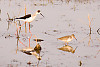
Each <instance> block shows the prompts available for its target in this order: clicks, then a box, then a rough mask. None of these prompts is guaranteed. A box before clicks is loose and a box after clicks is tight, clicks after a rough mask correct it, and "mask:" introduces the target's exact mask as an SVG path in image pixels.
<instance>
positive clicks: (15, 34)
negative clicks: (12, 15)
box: [15, 23, 25, 35]
mask: <svg viewBox="0 0 100 67" xmlns="http://www.w3.org/2000/svg"><path fill="white" fill-rule="evenodd" d="M24 24H25V23H23V24H22V25H21V26H19V27H18V28H17V32H18V30H19V28H21V27H22V26H23V25H24ZM17 32H16V33H17ZM16 33H15V35H16Z"/></svg>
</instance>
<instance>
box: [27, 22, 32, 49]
mask: <svg viewBox="0 0 100 67" xmlns="http://www.w3.org/2000/svg"><path fill="white" fill-rule="evenodd" d="M28 24H29V25H30V23H29V22H28ZM29 32H30V34H31V36H30V38H29V47H30V39H31V37H32V33H31V31H30V29H29Z"/></svg>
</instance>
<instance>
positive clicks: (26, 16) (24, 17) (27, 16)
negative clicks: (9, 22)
mask: <svg viewBox="0 0 100 67" xmlns="http://www.w3.org/2000/svg"><path fill="white" fill-rule="evenodd" d="M29 17H31V14H28V15H25V16H23V17H19V18H16V19H26V18H29Z"/></svg>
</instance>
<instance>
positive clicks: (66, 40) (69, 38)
mask: <svg viewBox="0 0 100 67" xmlns="http://www.w3.org/2000/svg"><path fill="white" fill-rule="evenodd" d="M73 38H75V35H74V34H72V35H68V36H64V37H61V38H57V39H59V40H62V41H64V42H65V45H66V43H67V45H68V42H70V41H71V40H73ZM75 39H76V38H75ZM76 40H77V39H76Z"/></svg>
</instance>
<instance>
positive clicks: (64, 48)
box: [58, 45, 77, 53]
mask: <svg viewBox="0 0 100 67" xmlns="http://www.w3.org/2000/svg"><path fill="white" fill-rule="evenodd" d="M58 49H59V50H62V51H66V52H71V53H75V50H76V49H77V47H76V48H75V50H74V49H73V47H71V46H69V45H65V46H63V47H61V48H58Z"/></svg>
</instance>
